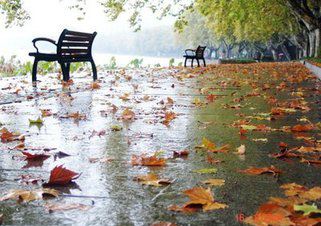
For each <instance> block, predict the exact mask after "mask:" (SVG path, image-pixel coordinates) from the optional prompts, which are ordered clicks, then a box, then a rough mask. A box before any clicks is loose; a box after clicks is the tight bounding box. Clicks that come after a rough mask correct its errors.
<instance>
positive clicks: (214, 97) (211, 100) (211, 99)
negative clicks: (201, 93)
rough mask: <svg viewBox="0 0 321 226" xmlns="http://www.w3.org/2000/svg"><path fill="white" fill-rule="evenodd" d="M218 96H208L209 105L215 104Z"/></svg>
mask: <svg viewBox="0 0 321 226" xmlns="http://www.w3.org/2000/svg"><path fill="white" fill-rule="evenodd" d="M216 98H217V96H216V95H214V94H209V95H207V96H206V100H207V101H208V102H209V103H212V102H214V100H216Z"/></svg>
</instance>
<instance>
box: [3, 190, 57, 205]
mask: <svg viewBox="0 0 321 226" xmlns="http://www.w3.org/2000/svg"><path fill="white" fill-rule="evenodd" d="M46 196H49V197H50V196H51V197H58V196H59V192H58V191H57V190H55V189H49V188H43V189H37V190H30V191H29V190H11V191H10V192H9V193H7V194H6V195H4V196H2V197H1V198H0V201H1V202H2V201H5V200H8V199H13V200H17V201H20V202H31V201H34V200H41V199H43V198H44V197H46Z"/></svg>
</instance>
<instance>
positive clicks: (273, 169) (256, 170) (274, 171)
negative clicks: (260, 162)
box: [238, 166, 282, 175]
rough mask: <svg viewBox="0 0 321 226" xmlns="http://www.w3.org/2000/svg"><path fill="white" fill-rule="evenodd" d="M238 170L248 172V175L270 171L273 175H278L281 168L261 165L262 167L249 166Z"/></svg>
mask: <svg viewBox="0 0 321 226" xmlns="http://www.w3.org/2000/svg"><path fill="white" fill-rule="evenodd" d="M238 172H240V173H246V174H250V175H260V174H266V173H271V174H273V175H278V174H280V173H282V171H281V170H279V169H277V168H276V167H274V166H270V167H263V168H256V167H250V168H248V169H245V170H239V171H238Z"/></svg>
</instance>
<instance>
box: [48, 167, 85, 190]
mask: <svg viewBox="0 0 321 226" xmlns="http://www.w3.org/2000/svg"><path fill="white" fill-rule="evenodd" d="M79 176H80V174H79V173H75V172H74V171H71V170H68V169H66V168H65V167H63V165H60V166H56V167H55V168H53V169H52V170H51V172H50V178H49V182H48V183H45V184H44V185H45V186H51V185H67V184H69V183H70V182H72V180H75V179H77V178H78V177H79Z"/></svg>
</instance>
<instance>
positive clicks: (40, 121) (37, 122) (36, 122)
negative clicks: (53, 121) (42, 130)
mask: <svg viewBox="0 0 321 226" xmlns="http://www.w3.org/2000/svg"><path fill="white" fill-rule="evenodd" d="M29 124H30V125H32V124H38V125H42V124H43V119H42V118H40V117H38V118H37V119H29Z"/></svg>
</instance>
